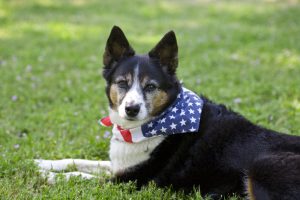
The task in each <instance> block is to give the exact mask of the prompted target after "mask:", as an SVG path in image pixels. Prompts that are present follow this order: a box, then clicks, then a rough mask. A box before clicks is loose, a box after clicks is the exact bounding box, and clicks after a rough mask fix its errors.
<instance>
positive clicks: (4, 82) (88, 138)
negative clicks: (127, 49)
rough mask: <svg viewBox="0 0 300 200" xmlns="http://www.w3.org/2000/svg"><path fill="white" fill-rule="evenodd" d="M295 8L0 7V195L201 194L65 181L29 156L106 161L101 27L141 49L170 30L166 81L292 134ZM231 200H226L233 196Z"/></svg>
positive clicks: (31, 0)
mask: <svg viewBox="0 0 300 200" xmlns="http://www.w3.org/2000/svg"><path fill="white" fill-rule="evenodd" d="M299 18H300V4H299V3H298V1H296V0H294V1H224V2H220V1H197V0H189V1H179V0H175V1H155V0H147V1H141V0H140V1H139V0H132V1H96V0H86V1H83V0H74V1H71V0H70V1H59V0H53V1H52V0H28V1H26V3H25V1H20V0H11V1H5V0H0V80H1V83H0V199H129V198H132V199H201V197H200V195H199V191H197V190H195V192H194V193H193V194H191V195H189V196H186V195H184V194H182V193H180V192H179V193H174V192H171V191H170V190H162V189H159V188H156V187H155V186H154V185H153V184H150V185H149V186H147V187H145V188H144V189H142V191H139V192H136V191H135V190H134V185H133V184H131V183H129V184H120V185H110V184H99V182H98V181H97V180H93V181H84V180H80V179H76V178H74V179H72V180H71V181H70V182H64V181H60V182H59V183H58V184H57V185H48V184H47V183H46V182H45V180H43V179H41V178H40V177H39V176H38V173H37V172H36V168H35V167H34V165H33V163H32V162H31V161H30V160H32V159H33V158H43V159H61V158H71V157H72V158H85V159H100V160H105V159H107V157H108V155H107V149H108V144H109V138H106V137H105V135H106V134H107V133H106V131H109V130H108V129H103V128H101V127H99V126H98V125H97V122H96V121H97V119H98V118H100V117H101V116H104V115H106V114H107V99H106V97H105V95H104V81H103V79H102V78H101V75H100V74H101V67H102V53H103V49H104V45H105V42H106V39H107V37H108V34H109V32H110V29H111V27H112V26H113V25H114V24H116V25H119V26H121V27H122V28H123V30H124V31H125V33H127V36H128V39H129V40H130V42H131V44H132V46H133V47H134V48H135V49H136V51H137V52H147V51H148V50H150V49H151V48H152V47H153V46H154V45H155V44H156V42H157V41H158V40H159V39H160V38H161V37H162V35H163V34H164V33H165V32H167V31H168V30H170V29H173V30H175V32H176V34H177V38H178V42H179V46H180V49H179V50H180V55H179V60H180V66H179V68H178V76H179V77H180V79H182V80H183V81H184V83H185V85H186V87H188V88H192V89H193V90H195V91H197V92H199V93H203V94H205V95H207V96H209V97H210V98H211V99H213V100H214V101H216V102H221V103H224V104H226V105H228V106H229V107H231V108H232V109H234V110H235V111H238V112H240V113H242V114H243V115H244V116H246V117H247V118H249V119H250V120H251V121H253V122H255V123H258V124H260V125H263V126H266V127H268V128H272V129H276V130H278V131H281V132H285V133H288V134H293V135H297V134H298V135H300V132H299V130H300V123H299V122H300V114H299V113H300V43H299V41H300V34H299V33H300V21H299ZM233 199H234V198H233Z"/></svg>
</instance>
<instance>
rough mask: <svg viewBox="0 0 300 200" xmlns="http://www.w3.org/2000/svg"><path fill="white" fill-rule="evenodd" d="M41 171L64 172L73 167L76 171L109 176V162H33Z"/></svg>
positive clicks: (70, 160) (65, 160)
mask: <svg viewBox="0 0 300 200" xmlns="http://www.w3.org/2000/svg"><path fill="white" fill-rule="evenodd" d="M34 162H35V163H36V164H37V166H38V167H39V168H40V169H41V170H46V171H66V170H68V169H70V167H75V168H76V169H77V171H79V172H84V173H92V174H102V173H105V174H108V175H109V174H110V171H111V163H110V161H95V160H83V159H63V160H34Z"/></svg>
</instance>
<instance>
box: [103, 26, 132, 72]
mask: <svg viewBox="0 0 300 200" xmlns="http://www.w3.org/2000/svg"><path fill="white" fill-rule="evenodd" d="M133 55H134V50H133V49H132V48H131V46H130V45H129V42H128V40H127V38H126V37H125V35H124V33H123V31H122V30H121V29H120V28H119V27H118V26H114V27H113V28H112V30H111V32H110V35H109V37H108V39H107V42H106V47H105V52H104V54H103V64H104V66H106V67H108V66H109V65H110V64H111V63H112V62H113V61H119V60H120V59H121V58H123V57H129V56H133Z"/></svg>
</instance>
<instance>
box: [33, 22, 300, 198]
mask: <svg viewBox="0 0 300 200" xmlns="http://www.w3.org/2000/svg"><path fill="white" fill-rule="evenodd" d="M103 64H104V67H103V77H104V79H105V80H106V95H107V98H108V102H109V117H105V118H103V119H102V120H100V123H101V124H102V125H104V126H113V131H112V132H113V136H112V138H111V141H110V150H109V157H110V161H87V160H80V159H65V160H36V161H35V162H36V163H37V165H38V166H39V168H40V170H41V172H42V174H43V175H45V176H46V177H47V178H48V181H49V182H54V181H55V176H56V173H54V172H51V170H55V171H63V170H66V169H67V168H68V166H69V165H72V164H73V165H75V166H76V168H77V170H78V172H68V173H65V175H66V176H65V177H66V178H69V177H70V176H81V177H83V178H86V179H90V178H94V177H95V175H92V174H93V173H105V174H112V179H111V181H113V182H128V181H134V182H136V186H137V188H140V187H141V186H143V185H146V184H147V183H148V182H149V181H153V182H154V183H155V184H156V185H157V186H158V187H171V188H172V189H173V190H181V191H184V192H191V191H193V189H194V188H199V189H200V191H201V195H203V196H210V197H211V198H213V199H221V198H224V197H225V198H226V197H229V196H231V195H233V194H236V195H238V196H242V197H244V196H246V197H247V198H248V199H251V200H275V199H276V200H278V199H281V200H283V199H300V137H297V136H291V135H286V134H283V133H278V132H275V131H273V130H268V129H266V128H263V127H261V126H258V125H255V124H253V123H252V122H250V121H249V120H247V119H245V118H244V117H243V116H242V115H240V114H238V113H236V112H234V111H231V110H230V109H228V108H226V106H224V105H220V104H216V103H214V102H212V101H210V100H209V99H208V98H206V97H204V96H199V95H197V94H195V93H194V92H192V91H190V90H188V89H186V88H184V87H183V85H182V84H181V82H180V81H179V80H178V78H177V76H176V69H177V67H178V46H177V41H176V36H175V33H174V32H173V31H170V32H168V33H167V34H165V35H164V36H163V38H162V39H161V40H160V41H159V42H158V43H157V45H156V46H155V47H154V48H153V49H152V50H150V51H149V53H148V54H146V55H137V54H136V53H135V51H134V50H133V48H132V47H131V46H130V44H129V42H128V40H127V38H126V37H125V35H124V33H123V31H122V30H121V29H120V28H119V27H117V26H114V27H113V28H112V30H111V33H110V35H109V38H108V40H107V43H106V47H105V52H104V55H103Z"/></svg>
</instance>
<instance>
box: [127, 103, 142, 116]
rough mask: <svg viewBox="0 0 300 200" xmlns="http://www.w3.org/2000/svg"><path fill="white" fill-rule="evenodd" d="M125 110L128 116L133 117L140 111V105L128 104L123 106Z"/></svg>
mask: <svg viewBox="0 0 300 200" xmlns="http://www.w3.org/2000/svg"><path fill="white" fill-rule="evenodd" d="M125 112H126V114H127V115H128V117H135V116H137V114H138V113H139V112H140V105H138V104H135V105H130V106H126V107H125Z"/></svg>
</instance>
